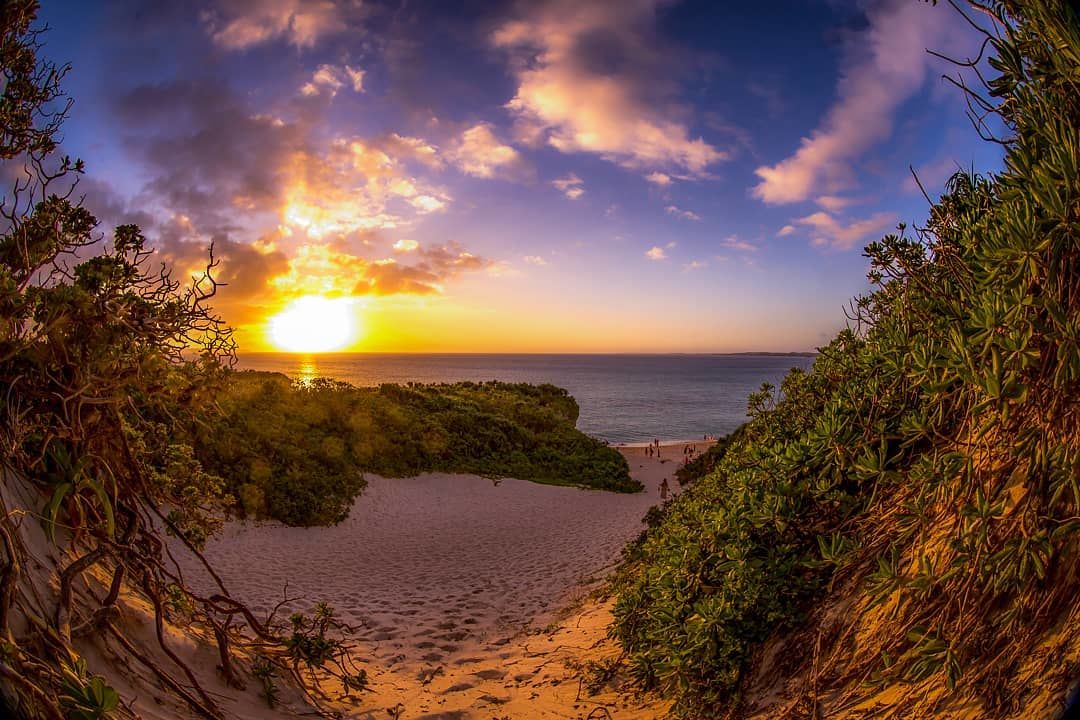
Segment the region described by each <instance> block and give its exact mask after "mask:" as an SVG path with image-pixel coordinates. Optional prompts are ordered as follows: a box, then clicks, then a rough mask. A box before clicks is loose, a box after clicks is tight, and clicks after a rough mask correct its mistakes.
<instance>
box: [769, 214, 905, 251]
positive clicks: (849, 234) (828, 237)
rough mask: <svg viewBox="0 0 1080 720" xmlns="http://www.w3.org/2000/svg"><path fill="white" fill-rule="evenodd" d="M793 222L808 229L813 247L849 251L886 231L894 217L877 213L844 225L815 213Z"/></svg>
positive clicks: (830, 216)
mask: <svg viewBox="0 0 1080 720" xmlns="http://www.w3.org/2000/svg"><path fill="white" fill-rule="evenodd" d="M795 222H796V223H797V224H799V225H806V226H807V227H809V228H810V230H811V233H810V242H811V244H813V245H814V246H815V247H829V248H833V249H835V250H850V249H851V248H852V247H854V246H855V245H856V244H857V243H859V242H862V241H864V240H866V239H867V238H869V237H873V236H875V235H880V234H882V233H883V232H885V231H886V230H888V229H889V228H890V227H891V226H893V225H894V224H895V222H896V216H895V215H894V214H893V213H888V212H879V213H876V214H875V215H873V216H871V217H868V218H866V219H864V220H852V221H850V222H847V223H845V222H843V221H841V220H838V219H837V218H835V217H834V216H832V215H830V214H829V213H826V212H816V213H813V214H812V215H807V216H806V217H803V218H799V219H797V220H795ZM787 227H790V226H787Z"/></svg>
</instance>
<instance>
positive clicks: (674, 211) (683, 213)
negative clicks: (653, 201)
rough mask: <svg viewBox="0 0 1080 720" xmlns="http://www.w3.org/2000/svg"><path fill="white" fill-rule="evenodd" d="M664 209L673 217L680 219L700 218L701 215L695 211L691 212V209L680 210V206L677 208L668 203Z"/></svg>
mask: <svg viewBox="0 0 1080 720" xmlns="http://www.w3.org/2000/svg"><path fill="white" fill-rule="evenodd" d="M664 211H665V212H666V213H667V214H668V215H674V216H675V217H677V218H680V219H682V220H701V216H700V215H698V214H697V213H696V212H693V211H691V210H682V209H681V208H677V207H675V206H674V205H668V206H667V207H666V208H664Z"/></svg>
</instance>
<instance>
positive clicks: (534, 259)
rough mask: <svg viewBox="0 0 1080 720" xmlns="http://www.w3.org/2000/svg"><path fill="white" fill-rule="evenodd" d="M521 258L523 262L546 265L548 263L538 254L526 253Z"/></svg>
mask: <svg viewBox="0 0 1080 720" xmlns="http://www.w3.org/2000/svg"><path fill="white" fill-rule="evenodd" d="M521 259H522V260H524V261H525V262H527V263H529V264H530V265H547V264H548V261H547V260H545V259H544V258H542V257H540V256H539V255H526V256H525V257H523V258H521Z"/></svg>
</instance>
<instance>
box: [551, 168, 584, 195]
mask: <svg viewBox="0 0 1080 720" xmlns="http://www.w3.org/2000/svg"><path fill="white" fill-rule="evenodd" d="M551 184H552V185H554V186H555V187H556V189H558V191H559V192H561V193H562V194H563V195H565V196H566V197H568V198H570V199H571V200H577V199H578V198H579V197H581V196H582V195H584V194H585V181H584V180H582V179H581V178H579V177H578V176H577V173H570V174H569V175H566V176H565V177H561V178H557V179H555V180H552V181H551Z"/></svg>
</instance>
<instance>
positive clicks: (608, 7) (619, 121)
mask: <svg viewBox="0 0 1080 720" xmlns="http://www.w3.org/2000/svg"><path fill="white" fill-rule="evenodd" d="M657 4H658V0H637V1H636V2H625V3H615V2H608V3H595V2H592V3H582V2H576V1H573V0H552V1H550V2H544V3H541V2H532V3H528V4H525V5H523V7H525V8H527V12H526V13H525V14H524V15H523V16H521V17H518V18H516V19H513V20H510V21H508V22H506V23H504V24H503V25H501V26H500V27H499V28H498V29H497V30H496V31H495V32H494V33H493V35H492V42H493V43H494V45H495V46H496V47H499V48H502V49H505V50H507V51H509V52H510V53H511V61H512V62H511V67H512V69H513V72H514V74H515V76H516V78H517V83H518V87H517V92H516V93H515V94H514V97H513V98H511V100H510V101H509V102H508V103H507V105H506V106H507V108H508V109H509V110H510V111H511V112H512V113H514V115H515V116H516V117H517V121H518V130H519V137H520V138H521V139H522V140H523V141H528V142H532V143H536V144H539V143H547V144H548V145H550V146H551V147H554V148H556V149H557V150H559V151H561V152H564V153H576V152H586V153H595V154H597V155H600V156H601V157H604V158H606V159H608V160H611V161H613V162H616V163H619V164H620V165H623V166H625V167H630V168H636V169H643V170H661V169H665V168H676V169H679V170H681V171H683V172H685V173H689V174H691V175H693V176H702V175H704V174H705V173H706V172H707V168H708V167H709V166H710V165H712V164H714V163H717V162H719V161H721V160H724V159H726V157H727V154H726V153H724V152H721V151H719V150H717V149H716V148H715V147H713V146H712V145H710V144H709V143H707V142H706V141H705V140H704V139H702V138H700V137H698V138H693V137H691V133H690V130H689V127H688V126H687V124H686V123H685V122H684V121H683V119H682V118H681V116H680V113H679V111H678V110H677V109H676V104H675V103H672V102H670V101H669V100H667V98H666V97H664V94H665V93H664V92H663V91H664V90H666V89H668V87H669V86H670V85H671V83H670V82H668V81H667V79H666V77H665V76H664V74H662V73H660V72H656V67H655V66H656V65H657V63H658V62H659V61H658V60H657V58H659V57H662V54H661V53H658V52H656V51H655V49H653V48H652V47H651V46H650V43H649V40H648V32H647V28H648V27H649V26H651V25H652V24H653V23H654V21H655V19H654V16H655V11H656V6H657ZM595 36H601V37H603V38H604V41H605V42H609V43H611V44H612V46H613V47H611V48H608V49H609V51H612V52H618V53H620V56H621V57H623V58H626V59H627V63H628V64H629V65H632V67H627V68H624V69H620V70H618V71H607V70H600V69H597V68H596V67H595V63H593V62H590V59H589V56H588V54H587V53H586V52H584V51H583V48H587V47H588V46H589V44H590V41H591V39H592V38H593V37H595ZM649 62H651V63H652V65H649V67H648V70H649V72H644V70H643V68H644V64H645V63H649ZM666 70H667V69H666V68H665V71H666Z"/></svg>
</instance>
